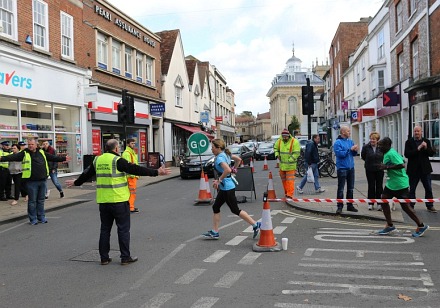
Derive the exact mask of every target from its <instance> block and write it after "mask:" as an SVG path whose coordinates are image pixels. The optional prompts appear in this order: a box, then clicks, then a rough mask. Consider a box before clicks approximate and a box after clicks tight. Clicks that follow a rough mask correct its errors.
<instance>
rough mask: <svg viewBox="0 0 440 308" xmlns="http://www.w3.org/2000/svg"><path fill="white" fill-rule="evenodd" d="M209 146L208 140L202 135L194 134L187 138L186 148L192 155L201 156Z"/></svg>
mask: <svg viewBox="0 0 440 308" xmlns="http://www.w3.org/2000/svg"><path fill="white" fill-rule="evenodd" d="M209 145H210V142H209V139H208V137H207V136H206V135H205V134H203V133H194V134H192V135H191V136H189V138H188V148H189V150H190V151H191V152H192V153H194V154H197V155H200V154H202V153H203V152H205V151H206V150H207V149H208V148H209Z"/></svg>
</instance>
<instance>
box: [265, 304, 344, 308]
mask: <svg viewBox="0 0 440 308" xmlns="http://www.w3.org/2000/svg"><path fill="white" fill-rule="evenodd" d="M274 307H278V308H344V307H343V306H327V305H324V306H323V305H309V304H293V303H275V305H274Z"/></svg>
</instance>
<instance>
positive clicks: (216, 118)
mask: <svg viewBox="0 0 440 308" xmlns="http://www.w3.org/2000/svg"><path fill="white" fill-rule="evenodd" d="M215 121H216V122H223V117H222V116H219V117H215Z"/></svg>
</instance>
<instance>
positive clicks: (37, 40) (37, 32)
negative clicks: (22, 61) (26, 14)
mask: <svg viewBox="0 0 440 308" xmlns="http://www.w3.org/2000/svg"><path fill="white" fill-rule="evenodd" d="M33 16H34V20H33V22H34V42H33V45H34V46H35V47H38V48H41V49H43V50H45V51H49V33H48V31H47V27H48V18H47V3H46V2H43V1H40V0H34V1H33Z"/></svg>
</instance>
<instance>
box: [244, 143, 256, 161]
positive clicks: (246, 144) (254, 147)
mask: <svg viewBox="0 0 440 308" xmlns="http://www.w3.org/2000/svg"><path fill="white" fill-rule="evenodd" d="M243 144H244V145H245V146H247V147H248V148H249V150H252V151H253V152H254V156H253V158H254V159H255V151H256V150H257V145H256V144H255V142H253V141H247V142H243Z"/></svg>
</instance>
